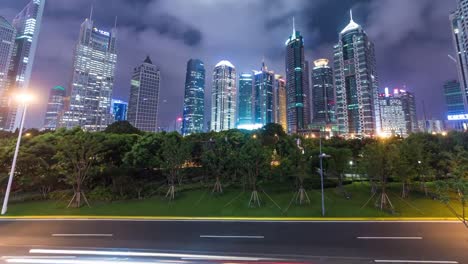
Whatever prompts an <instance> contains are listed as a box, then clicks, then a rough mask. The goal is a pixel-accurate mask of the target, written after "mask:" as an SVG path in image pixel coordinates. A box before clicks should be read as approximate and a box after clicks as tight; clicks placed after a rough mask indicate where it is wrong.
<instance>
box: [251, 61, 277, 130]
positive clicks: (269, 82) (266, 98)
mask: <svg viewBox="0 0 468 264" xmlns="http://www.w3.org/2000/svg"><path fill="white" fill-rule="evenodd" d="M274 80H275V74H274V73H273V71H269V70H268V68H267V66H266V65H265V63H264V62H263V63H262V68H261V70H260V71H254V87H253V96H252V100H253V104H252V105H253V123H254V125H257V126H259V127H262V126H264V125H266V124H269V123H274V122H275V114H274V108H273V107H274V96H273V85H274Z"/></svg>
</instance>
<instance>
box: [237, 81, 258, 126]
mask: <svg viewBox="0 0 468 264" xmlns="http://www.w3.org/2000/svg"><path fill="white" fill-rule="evenodd" d="M252 95H253V74H251V73H241V74H240V75H239V100H238V110H237V128H239V129H252V128H253V127H254V126H253V118H252V117H253V114H252V113H253V112H252Z"/></svg>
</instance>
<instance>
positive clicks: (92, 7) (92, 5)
mask: <svg viewBox="0 0 468 264" xmlns="http://www.w3.org/2000/svg"><path fill="white" fill-rule="evenodd" d="M93 11H94V4H91V12H89V21H91V20H93Z"/></svg>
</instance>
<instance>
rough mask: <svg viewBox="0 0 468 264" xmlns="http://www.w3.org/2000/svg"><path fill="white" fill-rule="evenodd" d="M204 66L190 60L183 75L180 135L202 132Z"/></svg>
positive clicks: (199, 62) (194, 60)
mask: <svg viewBox="0 0 468 264" xmlns="http://www.w3.org/2000/svg"><path fill="white" fill-rule="evenodd" d="M204 116H205V65H204V64H203V62H202V61H201V60H197V59H190V60H189V61H188V62H187V73H186V75H185V96H184V117H183V121H182V134H183V135H190V134H193V133H201V132H203V125H204V122H205V118H204Z"/></svg>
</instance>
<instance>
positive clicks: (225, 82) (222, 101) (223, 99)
mask: <svg viewBox="0 0 468 264" xmlns="http://www.w3.org/2000/svg"><path fill="white" fill-rule="evenodd" d="M236 109H237V85H236V68H235V67H234V65H232V63H230V62H229V61H226V60H223V61H220V62H219V63H218V64H216V66H215V68H214V71H213V89H212V97H211V130H212V131H216V132H219V131H223V130H229V129H233V128H235V126H236Z"/></svg>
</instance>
